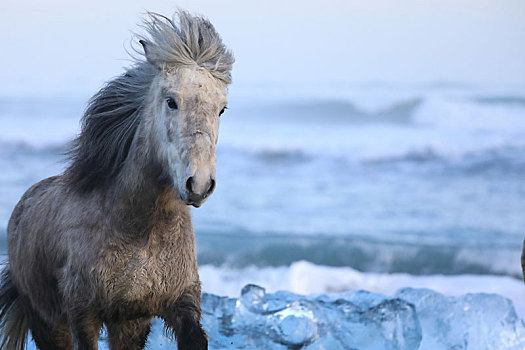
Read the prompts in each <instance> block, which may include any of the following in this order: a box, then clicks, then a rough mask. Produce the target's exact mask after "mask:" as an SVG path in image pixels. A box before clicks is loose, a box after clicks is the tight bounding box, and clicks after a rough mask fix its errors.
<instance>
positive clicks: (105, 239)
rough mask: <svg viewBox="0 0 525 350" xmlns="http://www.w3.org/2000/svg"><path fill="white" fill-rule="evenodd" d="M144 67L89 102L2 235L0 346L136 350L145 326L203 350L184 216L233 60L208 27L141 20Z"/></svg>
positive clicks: (210, 166)
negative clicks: (58, 157) (30, 343)
mask: <svg viewBox="0 0 525 350" xmlns="http://www.w3.org/2000/svg"><path fill="white" fill-rule="evenodd" d="M144 27H145V29H146V34H145V35H144V36H139V39H140V40H139V41H140V43H141V44H142V46H143V48H144V56H145V60H141V59H138V60H137V61H136V62H135V64H134V66H133V67H131V68H130V69H128V70H127V71H126V72H125V73H124V74H123V75H121V76H119V77H117V78H116V79H114V80H112V81H110V82H108V83H107V84H106V85H105V87H103V88H102V89H101V90H100V91H99V92H98V93H97V94H96V95H95V96H94V97H93V98H92V99H91V100H90V102H89V105H88V107H87V109H86V112H85V114H84V116H83V119H82V129H81V133H80V134H79V136H78V137H77V138H76V140H75V141H74V142H73V145H72V147H71V150H70V153H69V156H70V159H71V162H70V165H69V166H68V168H67V169H66V170H65V171H64V173H63V174H61V175H59V176H53V177H50V178H47V179H45V180H42V181H40V182H39V183H37V184H35V185H33V186H32V187H31V188H29V189H28V190H27V192H26V193H25V194H24V195H23V197H22V199H21V200H20V201H19V202H18V204H17V205H16V207H15V209H14V211H13V213H12V215H11V219H10V220H9V224H8V229H7V233H8V253H9V263H8V265H7V267H6V268H5V270H4V272H3V276H2V281H1V286H0V327H1V328H0V331H1V339H0V341H1V342H0V347H1V348H2V349H23V348H24V347H25V346H26V344H27V335H28V331H29V330H30V331H31V334H32V336H33V339H34V341H35V343H36V345H37V346H38V347H39V348H40V349H71V348H74V349H97V348H98V337H99V333H100V330H101V328H102V327H103V326H104V325H105V327H106V329H107V333H108V339H109V344H110V347H111V349H143V348H144V347H145V344H146V342H147V337H148V334H149V332H150V325H151V321H152V318H153V317H160V318H162V319H163V320H164V323H165V327H166V329H167V331H168V332H170V333H172V334H174V335H175V337H176V340H177V345H178V348H179V349H182V350H184V349H206V348H207V337H206V334H205V332H204V330H203V329H202V326H201V324H200V316H201V306H200V302H201V284H200V280H199V275H198V269H197V261H196V255H195V237H194V234H193V226H192V222H191V216H190V210H189V205H193V206H195V207H199V206H200V205H201V204H202V203H203V202H204V201H205V200H206V199H207V198H208V196H209V195H210V194H211V193H212V192H213V190H214V188H215V146H216V143H217V138H218V128H219V116H220V115H221V114H222V113H223V112H224V109H225V108H226V94H227V87H228V85H229V84H230V83H231V69H232V65H233V62H234V58H233V55H232V53H231V51H229V50H228V49H227V48H226V47H225V46H224V44H223V43H222V40H221V37H220V36H219V35H218V34H217V32H216V31H215V29H214V27H213V26H212V24H211V23H210V22H209V21H208V20H206V19H204V18H202V17H198V16H193V15H190V14H189V13H187V12H184V11H178V12H177V13H176V14H175V15H174V17H173V19H169V18H166V17H164V16H161V15H158V14H154V13H150V14H149V15H148V18H147V20H146V21H145V22H144Z"/></svg>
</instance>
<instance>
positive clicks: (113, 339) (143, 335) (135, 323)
mask: <svg viewBox="0 0 525 350" xmlns="http://www.w3.org/2000/svg"><path fill="white" fill-rule="evenodd" d="M107 327H108V338H109V347H110V349H111V350H126V349H130V350H135V349H137V350H142V349H144V347H145V346H146V341H147V340H148V334H149V332H150V328H151V317H144V318H138V319H135V320H127V321H122V322H111V323H107Z"/></svg>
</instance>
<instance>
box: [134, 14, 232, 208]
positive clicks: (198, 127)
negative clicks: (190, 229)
mask: <svg viewBox="0 0 525 350" xmlns="http://www.w3.org/2000/svg"><path fill="white" fill-rule="evenodd" d="M179 20H180V25H179V26H176V25H175V24H174V23H173V22H172V21H171V20H168V19H165V18H160V17H158V16H153V17H152V22H151V23H149V24H148V25H149V32H150V33H149V34H150V35H151V39H143V40H141V41H140V42H141V44H142V45H143V47H144V51H145V56H146V59H147V61H148V62H149V63H150V64H151V65H153V66H155V67H156V68H157V75H156V77H155V78H154V80H153V82H152V85H151V89H150V93H149V97H148V106H149V107H148V108H147V110H146V113H147V114H149V115H146V118H147V119H148V120H150V123H151V129H150V130H151V131H152V132H151V133H150V135H151V137H153V138H154V139H155V140H153V141H154V144H155V145H156V148H157V150H156V154H157V155H158V157H159V160H160V162H161V164H162V167H163V169H164V173H165V174H167V175H168V177H169V178H170V179H171V181H172V184H173V187H174V188H175V189H177V190H178V193H179V196H180V198H181V199H182V200H183V201H184V202H185V203H186V204H188V205H193V206H195V207H199V206H200V205H201V204H202V203H203V202H204V201H205V200H206V198H208V196H209V195H210V194H211V193H212V192H213V190H214V189H215V181H216V180H215V160H216V157H215V145H216V143H217V139H218V133H219V117H220V115H221V114H222V113H223V112H224V109H225V108H226V93H227V85H228V84H229V83H230V80H231V76H230V71H231V66H232V64H233V56H232V54H231V53H230V52H229V51H228V50H227V49H226V48H225V47H224V45H223V44H222V42H221V39H220V37H219V36H218V34H217V33H216V32H215V30H214V29H213V26H212V25H211V24H210V23H209V22H208V21H207V20H204V19H202V18H197V17H192V16H191V15H189V14H187V13H184V12H183V13H180V14H179Z"/></svg>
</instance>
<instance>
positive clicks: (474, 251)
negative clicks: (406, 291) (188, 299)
mask: <svg viewBox="0 0 525 350" xmlns="http://www.w3.org/2000/svg"><path fill="white" fill-rule="evenodd" d="M197 238H198V247H199V250H198V259H199V262H200V263H201V264H213V265H215V266H223V265H225V266H230V267H240V266H248V265H255V266H259V267H264V266H286V265H290V264H292V263H294V262H296V261H300V260H307V261H310V262H312V263H315V264H319V265H327V266H349V267H352V268H355V269H358V270H360V271H367V272H388V273H409V274H412V275H427V274H445V275H453V274H492V275H509V276H515V277H518V276H521V267H520V265H519V263H518V262H519V259H520V254H521V246H520V244H521V239H517V240H516V242H517V243H515V242H512V241H511V242H508V243H503V241H502V240H501V239H500V240H499V242H498V244H494V243H493V242H492V243H491V242H489V241H487V240H484V241H487V242H485V243H475V242H470V243H467V242H460V241H459V240H458V239H457V238H456V239H454V240H452V239H450V240H448V241H449V243H446V242H441V243H439V244H431V243H424V239H422V238H423V237H420V238H419V239H416V240H415V241H414V242H410V241H409V240H408V241H407V240H406V239H408V238H407V236H406V235H405V236H404V237H403V236H399V238H404V239H405V241H402V240H399V241H396V240H393V239H390V240H389V239H387V238H386V237H381V239H380V240H374V239H371V238H365V237H348V236H346V237H340V236H339V237H335V236H334V237H327V236H325V237H323V236H318V237H311V236H308V237H305V236H300V235H293V236H285V235H264V236H263V235H258V236H254V235H229V234H218V233H209V234H207V233H202V232H200V233H198V234H197ZM450 242H453V243H450Z"/></svg>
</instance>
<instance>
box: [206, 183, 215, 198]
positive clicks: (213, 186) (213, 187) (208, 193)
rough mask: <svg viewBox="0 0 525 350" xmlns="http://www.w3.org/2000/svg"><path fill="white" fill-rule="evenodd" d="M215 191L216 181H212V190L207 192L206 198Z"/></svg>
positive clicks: (209, 189)
mask: <svg viewBox="0 0 525 350" xmlns="http://www.w3.org/2000/svg"><path fill="white" fill-rule="evenodd" d="M214 189H215V180H214V179H211V180H210V188H208V192H206V197H207V196H209V195H210V194H211V193H212V192H213V190H214Z"/></svg>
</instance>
